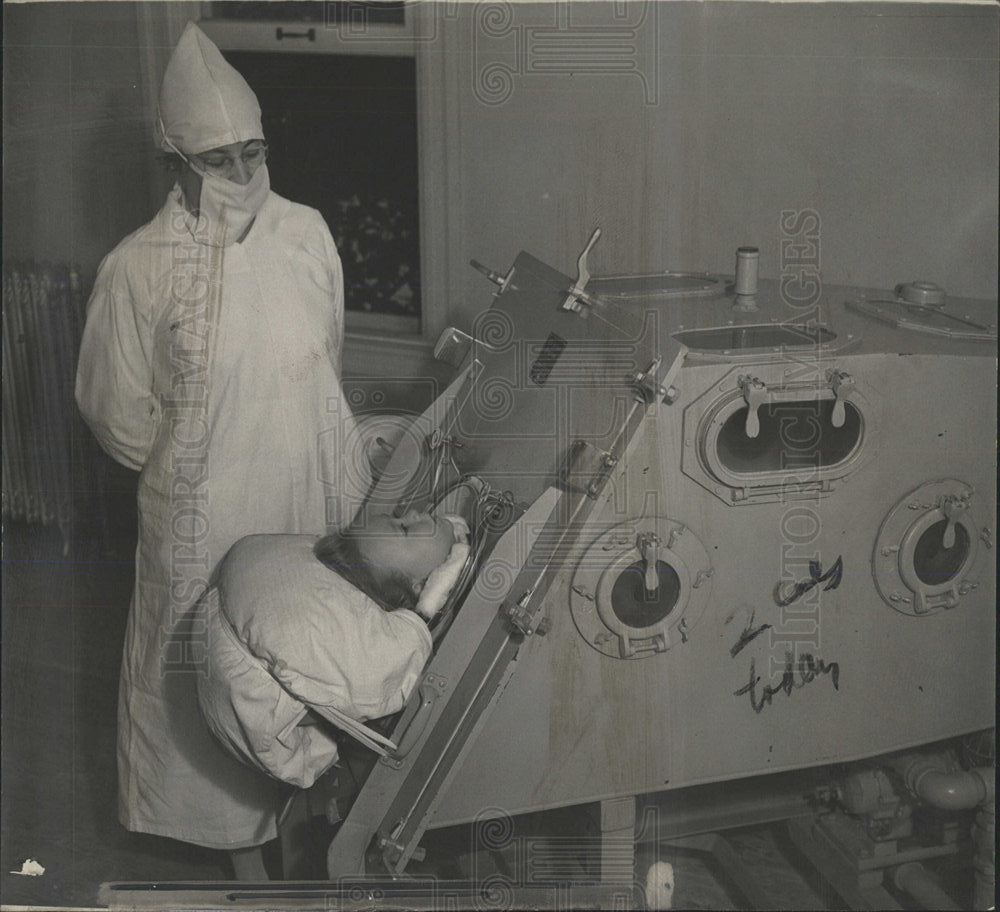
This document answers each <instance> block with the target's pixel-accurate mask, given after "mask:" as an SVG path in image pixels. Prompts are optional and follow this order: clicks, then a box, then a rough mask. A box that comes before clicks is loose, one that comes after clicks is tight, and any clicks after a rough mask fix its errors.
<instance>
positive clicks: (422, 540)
mask: <svg viewBox="0 0 1000 912" xmlns="http://www.w3.org/2000/svg"><path fill="white" fill-rule="evenodd" d="M468 534H469V528H468V526H467V525H466V524H465V521H464V520H463V519H462V518H461V517H459V516H444V517H436V516H434V515H432V514H430V513H418V512H417V511H415V510H410V511H409V512H407V513H405V514H404V515H403V516H400V517H398V518H397V517H394V516H390V515H389V514H381V515H378V516H375V517H373V518H371V519H370V520H369V521H368V523H367V524H366V525H364V526H357V525H355V526H351V527H349V528H348V529H346V530H343V531H341V532H336V533H334V534H333V535H327V536H325V537H324V538H321V539H320V540H319V541H318V542H317V543H316V546H315V547H314V548H313V552H314V553H315V555H316V557H317V558H319V560H320V561H322V563H323V564H324V565H326V566H327V567H329V568H330V569H331V570H333V571H334V572H336V573H338V574H340V576H342V577H343V578H344V579H346V580H347V581H348V582H350V583H352V584H353V585H354V586H356V587H357V588H358V589H360V590H361V591H362V592H364V593H365V595H367V596H368V597H369V598H370V599H372V601H374V602H376V603H377V604H378V605H380V606H381V607H382V609H383V610H385V611H396V610H398V609H400V608H409V609H412V610H414V611H417V612H418V613H419V614H421V615H422V616H423V617H425V618H427V619H428V620H430V619H431V618H432V617H433V616H434V615H435V614H436V613H437V612H438V611H439V610H440V609H441V607H442V604H443V602H444V600H445V599H446V598H447V596H448V593H449V592H450V590H451V588H452V586H454V584H455V581H456V579H457V577H458V574H459V573H460V572H461V569H462V566H463V565H464V563H465V559H466V557H467V556H468V553H469V546H468V544H467V543H466V540H467V538H468Z"/></svg>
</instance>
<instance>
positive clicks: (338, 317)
mask: <svg viewBox="0 0 1000 912" xmlns="http://www.w3.org/2000/svg"><path fill="white" fill-rule="evenodd" d="M315 214H316V222H317V225H316V230H315V231H310V232H309V235H308V240H307V241H306V244H307V245H308V248H309V252H310V253H311V254H312V255H313V256H316V257H317V258H319V259H320V260H321V262H322V263H323V266H324V268H325V270H326V274H327V282H328V287H329V289H330V320H331V321H332V329H333V338H334V339H335V340H336V346H335V350H334V351H333V352H331V358H332V359H333V366H334V369H335V370H336V372H337V376H338V377H339V376H340V367H341V352H342V349H343V343H344V268H343V265H342V264H341V262H340V254H339V253H338V252H337V245H336V244H335V243H334V241H333V236H332V235H331V234H330V229H329V228H328V227H327V224H326V221H324V219H323V216H322V215H320V213H319V212H316V213H315Z"/></svg>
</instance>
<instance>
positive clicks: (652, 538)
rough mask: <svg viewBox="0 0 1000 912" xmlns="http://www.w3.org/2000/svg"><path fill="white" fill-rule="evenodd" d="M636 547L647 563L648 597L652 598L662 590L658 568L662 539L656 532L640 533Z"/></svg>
mask: <svg viewBox="0 0 1000 912" xmlns="http://www.w3.org/2000/svg"><path fill="white" fill-rule="evenodd" d="M635 547H636V549H637V550H638V552H639V553H640V554H641V555H642V559H643V560H644V561H645V562H646V575H645V583H646V595H647V596H650V597H651V596H652V595H653V594H654V593H655V592H656V590H657V589H659V588H660V574H659V570H658V568H657V562H658V554H657V551H658V550H659V547H660V538H659V536H658V535H657V534H656V533H655V532H640V533H639V534H638V535H637V536H636V537H635Z"/></svg>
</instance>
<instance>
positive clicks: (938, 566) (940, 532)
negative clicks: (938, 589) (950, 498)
mask: <svg viewBox="0 0 1000 912" xmlns="http://www.w3.org/2000/svg"><path fill="white" fill-rule="evenodd" d="M947 527H948V520H946V519H941V520H938V522H936V523H934V524H933V525H931V526H928V527H927V528H926V529H925V530H924V532H923V534H922V535H921V536H920V538H919V539H917V544H916V547H914V549H913V570H914V572H915V573H916V574H917V578H918V579H919V580H920V582H922V583H924V584H925V585H928V586H940V585H941V584H942V583H947V582H949V581H950V580H952V579H954V578H955V577H956V576H958V574H959V572H960V571H961V570H962V567H963V566H964V564H965V562H966V560H968V558H969V546H970V544H971V543H970V541H969V533H968V532H967V531H966V529H965V526H964V525H963V524H962V523H955V526H954V529H955V541H954V543H953V544H952V546H951V547H950V548H946V547H945V546H944V533H945V529H946V528H947Z"/></svg>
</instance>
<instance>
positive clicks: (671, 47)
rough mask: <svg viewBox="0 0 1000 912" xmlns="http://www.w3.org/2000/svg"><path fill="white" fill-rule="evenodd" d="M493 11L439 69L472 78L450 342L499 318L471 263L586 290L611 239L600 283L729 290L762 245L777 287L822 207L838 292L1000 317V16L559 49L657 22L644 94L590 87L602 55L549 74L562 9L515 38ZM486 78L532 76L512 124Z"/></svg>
mask: <svg viewBox="0 0 1000 912" xmlns="http://www.w3.org/2000/svg"><path fill="white" fill-rule="evenodd" d="M486 9H487V7H485V6H484V5H481V4H480V5H471V6H463V7H461V8H460V12H459V13H458V15H457V16H453V17H449V16H448V15H447V14H446V13H444V14H442V15H440V16H439V22H438V27H439V29H440V33H441V34H440V38H439V39H438V41H437V43H436V44H435V43H432V44H431V45H430V46H429V47H427V48H425V49H424V50H423V53H430V54H434V53H443V54H445V55H446V58H447V62H448V65H449V66H451V67H454V68H456V69H457V70H458V73H459V75H458V76H457V77H455V78H453V81H452V82H453V89H452V91H454V93H455V97H454V98H451V99H449V100H448V107H449V108H450V109H451V114H450V117H451V120H450V141H449V155H448V159H449V168H450V170H449V174H448V181H449V183H455V184H457V186H458V188H459V190H458V191H457V192H456V193H455V194H454V196H456V197H457V199H456V201H455V203H453V204H452V207H451V210H450V213H449V216H450V217H449V226H448V228H449V243H450V245H451V247H452V252H451V255H450V263H449V282H448V285H449V287H448V289H447V300H448V306H447V309H448V315H449V317H450V318H451V320H452V322H457V323H461V322H462V319H463V318H465V319H466V320H467V321H468V314H469V313H473V312H475V311H476V310H478V309H480V308H481V307H483V306H485V305H486V304H487V303H488V291H489V286H488V284H487V283H485V281H484V280H483V279H481V278H480V277H479V276H478V275H477V274H476V273H474V272H473V271H472V270H471V269H469V268H468V267H467V265H465V264H466V263H467V260H468V258H469V257H476V258H478V259H480V260H484V261H485V262H487V263H489V264H490V265H492V266H493V267H494V268H497V269H500V270H505V269H506V268H507V265H508V264H509V263H510V262H511V260H512V259H513V258H514V256H515V255H516V254H517V252H518V250H520V249H526V250H528V251H530V252H532V253H534V254H535V255H536V256H539V257H540V258H541V259H544V260H546V261H547V262H549V263H550V264H551V265H553V266H556V267H558V268H561V269H562V270H563V271H565V272H569V273H570V274H573V273H574V271H575V263H576V256H577V254H578V252H579V250H580V248H581V247H582V246H583V244H584V242H585V241H586V239H587V237H588V235H589V233H590V230H591V229H592V228H593V227H594V226H596V225H600V226H601V227H602V228H603V231H604V233H603V236H602V239H601V241H600V242H599V244H598V246H597V247H596V248H595V249H594V252H593V254H592V263H593V267H592V271H594V270H595V269H596V270H601V271H604V272H612V273H613V272H628V271H631V270H657V269H664V268H673V269H689V270H707V271H717V272H723V273H731V272H732V270H733V262H734V253H735V248H736V247H737V246H739V245H740V244H756V245H757V246H759V247H760V248H761V257H762V265H761V273H762V275H765V276H766V275H776V274H777V273H778V272H779V263H778V260H779V241H780V232H779V229H778V220H779V217H780V213H781V211H782V210H783V209H801V208H806V207H808V208H812V209H815V210H817V211H818V212H819V214H820V217H821V220H822V229H821V248H822V256H823V261H822V275H823V279H824V281H825V282H826V283H829V284H852V285H868V286H875V287H880V288H891V287H892V286H893V285H895V284H896V283H897V282H900V281H903V280H908V279H914V278H925V279H929V280H932V281H935V282H938V283H939V284H941V285H943V286H944V287H945V288H946V289H947V290H948V291H949V292H950V293H952V294H956V295H972V296H988V297H994V296H995V294H996V285H997V103H998V99H997V85H998V66H997V41H998V29H997V21H998V17H997V8H996V7H995V6H994V7H983V6H967V5H960V4H948V5H944V4H933V5H923V4H921V5H917V4H913V5H910V4H906V5H902V4H874V5H869V4H850V3H848V4H839V3H830V4H826V3H823V4H787V3H776V4H769V3H724V2H718V3H717V2H711V3H707V2H706V3H663V4H658V5H655V6H654V5H652V4H631V5H628V6H626V16H625V20H620V21H619V22H618V23H616V22H615V20H614V19H613V17H612V13H611V7H610V6H608V5H605V4H603V3H599V4H598V3H595V4H588V3H581V4H574V5H572V7H571V9H570V21H569V23H568V24H567V23H566V21H565V18H564V19H563V24H562V25H561V26H560V27H559V28H557V29H556V31H555V35H556V36H558V35H559V34H560V33H561V34H562V35H567V34H568V33H569V31H570V30H571V29H578V30H579V31H578V32H577V34H578V35H583V34H584V31H585V29H586V28H588V27H589V28H593V27H599V26H604V27H607V26H609V25H610V26H612V31H613V29H614V27H618V28H622V27H624V25H625V24H627V23H628V21H629V17H631V22H632V23H633V24H634V23H636V22H637V21H638V19H639V15H638V12H639V11H642V10H645V14H646V18H645V22H644V23H643V24H641V25H640V26H638V27H637V29H636V36H635V38H634V43H635V47H636V52H635V54H634V55H633V56H634V59H635V61H636V64H637V66H636V69H637V73H632V74H611V75H608V74H604V75H601V74H597V73H595V72H593V70H594V66H593V64H592V63H591V62H590V61H589V60H588V57H587V54H588V52H587V50H586V48H585V46H584V45H585V41H584V43H583V44H581V45H580V46H579V47H578V48H577V50H576V52H575V54H576V59H577V60H578V61H579V68H578V69H577V70H576V71H575V72H573V73H572V74H560V75H540V74H539V73H536V72H532V71H531V70H532V67H535V66H538V65H544V64H545V62H546V57H548V58H549V59H550V60H551V59H552V55H551V54H548V53H547V51H546V50H545V47H544V46H543V42H544V41H546V40H552V39H553V34H552V33H549V34H547V35H546V34H543V33H540V32H538V31H532V29H537V27H541V26H556V25H557V22H558V20H557V16H558V15H560V13H559V10H560V8H559V7H556V6H554V5H530V6H522V5H516V4H515V5H514V6H513V7H512V10H513V12H512V17H513V18H512V19H511V20H510V21H509V22H507V23H501V26H500V28H499V29H496V28H495V30H498V31H503V30H504V29H506V30H507V31H506V34H505V35H503V36H498V37H492V36H490V35H489V34H487V28H488V27H489V26H488V23H486V22H485V21H484V20H483V18H482V16H483V14H484V13H485V10H486ZM562 9H563V11H564V10H565V7H563V8H562ZM563 15H565V14H564V13H563ZM554 40H556V41H558V37H556V38H555V39H554ZM517 42H520V58H518V56H517V54H516V53H515V45H516V44H517ZM591 56H592V55H591ZM518 60H520V62H518ZM490 62H493V63H506V64H507V65H509V66H510V67H512V68H513V69H514V70H515V73H514V75H512V77H511V79H510V83H509V84H510V92H509V96H508V97H506V98H505V99H504V100H502V101H501V102H500V103H493V104H487V103H484V97H485V94H486V93H485V92H484V88H483V86H482V85H478V88H477V81H476V80H477V74H478V75H482V74H483V72H484V68H485V67H486V66H487V65H488V64H489V63H490ZM640 74H641V75H642V77H643V78H644V79H645V80H646V83H645V84H644V83H643V79H641V78H640ZM650 85H653V86H655V88H656V91H655V93H653V95H654V97H653V98H652V99H650V97H649V86H650ZM495 94H496V97H499V96H500V95H502V92H500V91H497V92H496V93H495ZM496 97H494V98H492V99H487V100H490V101H496ZM451 162H454V165H451ZM425 241H426V242H428V243H434V240H433V239H431V238H427V239H425Z"/></svg>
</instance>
